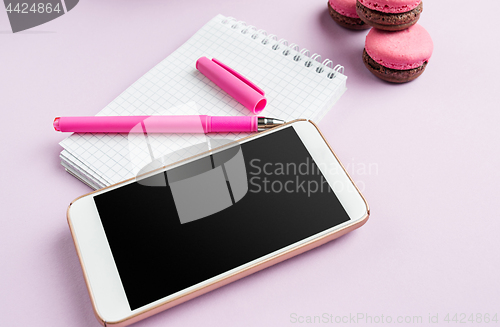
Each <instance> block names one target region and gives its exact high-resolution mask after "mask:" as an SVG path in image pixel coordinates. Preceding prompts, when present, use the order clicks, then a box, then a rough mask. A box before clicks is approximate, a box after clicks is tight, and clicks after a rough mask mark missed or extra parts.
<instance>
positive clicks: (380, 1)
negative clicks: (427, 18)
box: [358, 0, 422, 14]
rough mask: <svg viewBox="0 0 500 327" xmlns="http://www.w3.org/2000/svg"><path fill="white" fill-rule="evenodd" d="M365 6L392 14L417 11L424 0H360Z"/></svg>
mask: <svg viewBox="0 0 500 327" xmlns="http://www.w3.org/2000/svg"><path fill="white" fill-rule="evenodd" d="M358 1H359V2H360V3H361V4H362V5H363V6H365V7H367V8H370V9H373V10H377V11H381V12H385V13H391V14H397V13H402V12H407V11H410V10H413V9H415V8H416V7H417V6H418V5H419V4H420V2H421V1H422V0H358Z"/></svg>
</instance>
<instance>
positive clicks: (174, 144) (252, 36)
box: [60, 15, 346, 185]
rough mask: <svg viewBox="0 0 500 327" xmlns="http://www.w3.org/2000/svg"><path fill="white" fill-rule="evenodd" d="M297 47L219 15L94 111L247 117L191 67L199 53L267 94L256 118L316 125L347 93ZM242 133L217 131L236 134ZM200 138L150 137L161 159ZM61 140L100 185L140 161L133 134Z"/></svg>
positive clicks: (129, 173)
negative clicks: (133, 148)
mask: <svg viewBox="0 0 500 327" xmlns="http://www.w3.org/2000/svg"><path fill="white" fill-rule="evenodd" d="M297 50H298V49H291V48H289V47H287V46H285V44H283V42H282V43H278V41H276V40H275V39H273V38H270V37H267V36H266V35H265V34H264V33H262V32H257V31H256V30H255V29H251V28H248V27H247V26H245V25H244V24H242V23H240V22H237V21H235V20H232V19H228V18H226V17H224V16H222V15H218V16H216V17H215V18H213V19H212V20H211V21H210V22H208V23H207V24H206V25H205V26H204V27H203V28H201V29H200V30H199V31H198V32H197V33H196V34H195V35H194V36H193V37H191V38H190V39H189V40H188V41H187V42H186V43H184V44H183V45H182V46H181V47H179V48H178V49H177V50H176V51H174V52H173V53H172V54H171V55H169V56H168V57H167V58H166V59H164V60H163V61H161V62H160V63H159V64H158V65H156V66H155V67H154V68H153V69H151V70H150V71H149V72H147V73H146V74H145V75H144V76H142V77H141V78H140V79H139V80H137V81H136V82H135V83H133V84H132V85H131V86H130V87H129V88H127V89H126V90H125V91H124V92H123V93H122V94H120V95H119V96H118V97H117V98H116V99H114V100H113V101H112V102H111V103H110V104H109V105H107V106H106V107H105V108H104V109H103V110H101V111H100V112H99V113H98V116H123V115H157V114H164V115H181V114H184V115H186V114H198V115H200V114H204V115H216V116H223V115H228V116H231V115H251V112H250V111H249V110H248V109H247V108H245V107H243V106H242V105H241V104H239V103H238V102H236V100H234V99H233V98H231V97H230V96H229V95H228V94H227V93H225V92H224V91H223V90H221V89H220V88H219V87H218V86H217V85H215V84H214V83H212V82H211V81H210V80H209V79H208V78H206V77H205V76H204V75H203V74H201V73H200V72H199V71H198V70H197V69H196V67H195V64H196V61H197V60H198V58H200V57H203V56H205V57H208V58H217V59H218V60H220V61H221V62H223V63H225V64H226V65H228V66H229V67H231V68H233V69H235V70H236V71H238V72H239V73H241V74H242V75H243V76H245V77H247V78H248V79H249V80H251V81H252V82H254V83H255V84H257V85H258V86H259V87H260V88H261V89H263V90H264V91H265V92H266V98H267V100H268V103H267V106H266V108H265V109H264V111H263V112H262V113H261V115H263V116H267V117H276V118H279V119H283V120H286V121H290V120H293V119H297V118H306V119H311V120H313V121H315V122H319V120H321V118H323V116H324V115H325V114H326V112H327V111H328V110H329V109H330V108H331V107H332V106H333V104H334V103H335V101H336V100H337V99H338V98H339V97H340V96H341V95H342V93H343V92H344V90H345V82H346V76H345V75H343V74H341V73H340V72H335V73H334V72H333V70H332V69H331V68H329V67H326V66H324V65H322V64H320V63H319V62H317V61H315V60H311V59H310V58H309V57H307V56H305V55H303V54H300V53H299V52H298V51H297ZM242 136H244V135H243V134H233V133H229V134H223V135H221V134H219V135H216V137H218V138H220V137H224V138H233V139H234V138H239V137H242ZM210 137H213V136H212V135H210ZM205 139H206V136H205V135H203V134H202V135H195V134H182V135H180V134H179V135H172V134H163V135H153V136H152V137H150V138H149V142H150V143H151V144H150V145H151V146H152V147H153V148H154V149H153V152H154V154H155V156H164V155H167V154H169V153H172V152H175V151H177V152H179V150H180V149H182V148H184V147H188V146H191V145H194V144H198V143H200V142H204V141H205ZM60 144H61V146H62V147H63V148H64V149H65V151H66V152H67V153H70V154H71V155H72V156H74V157H75V158H78V160H79V161H80V162H81V163H83V165H82V166H84V167H85V168H82V169H83V170H85V171H86V173H87V174H90V175H92V176H93V177H94V178H95V179H98V180H100V181H101V182H102V184H103V185H111V184H114V183H117V182H120V181H122V180H124V179H127V178H131V177H134V174H136V173H137V171H138V170H139V169H140V164H138V162H141V158H132V157H134V156H137V155H136V154H135V153H131V145H130V137H129V136H128V135H125V134H91V133H85V134H73V135H71V136H70V137H68V138H66V139H65V140H63V141H62V142H61V143H60ZM146 152H147V149H145V150H144V153H146ZM150 152H151V151H150ZM150 152H149V153H150ZM136 159H138V160H136Z"/></svg>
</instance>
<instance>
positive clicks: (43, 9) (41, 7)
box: [6, 2, 62, 14]
mask: <svg viewBox="0 0 500 327" xmlns="http://www.w3.org/2000/svg"><path fill="white" fill-rule="evenodd" d="M6 10H7V12H8V13H9V14H10V13H12V12H16V13H20V14H30V13H33V14H43V13H47V14H50V13H51V12H53V11H55V12H56V13H59V12H61V10H62V9H61V8H60V7H59V3H57V4H56V5H55V6H54V7H52V4H51V3H42V2H40V3H34V4H32V5H31V7H30V6H29V4H27V3H17V4H15V6H14V7H13V6H12V3H9V4H8V5H7V7H6Z"/></svg>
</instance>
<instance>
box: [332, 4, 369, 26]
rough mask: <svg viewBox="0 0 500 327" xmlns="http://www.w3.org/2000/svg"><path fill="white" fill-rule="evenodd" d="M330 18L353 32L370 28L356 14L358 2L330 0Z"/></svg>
mask: <svg viewBox="0 0 500 327" xmlns="http://www.w3.org/2000/svg"><path fill="white" fill-rule="evenodd" d="M328 11H329V13H330V16H331V17H332V18H333V20H334V21H335V22H337V24H339V25H340V26H343V27H346V28H350V29H353V30H363V29H367V28H370V25H367V24H366V23H365V22H364V21H362V20H361V19H360V18H359V16H358V14H357V12H356V0H328Z"/></svg>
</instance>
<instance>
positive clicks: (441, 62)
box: [0, 0, 500, 327]
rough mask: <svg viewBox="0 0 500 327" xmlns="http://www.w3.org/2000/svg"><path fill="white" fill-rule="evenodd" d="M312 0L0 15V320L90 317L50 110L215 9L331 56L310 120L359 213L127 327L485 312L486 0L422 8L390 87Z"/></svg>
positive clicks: (492, 138)
mask: <svg viewBox="0 0 500 327" xmlns="http://www.w3.org/2000/svg"><path fill="white" fill-rule="evenodd" d="M326 2H327V1H326V0H318V1H298V0H297V1H290V0H289V1H272V2H271V1H264V0H262V1H261V0H257V1H252V2H245V3H239V2H237V1H229V0H228V1H198V0H191V1H182V2H181V1H175V2H174V1H168V2H167V1H153V0H149V1H95V0H94V1H92V0H86V1H81V2H80V3H79V4H78V5H77V6H76V7H75V8H74V9H73V10H72V11H71V12H69V13H68V14H66V15H64V16H62V17H60V18H58V19H56V20H54V21H52V22H49V23H47V24H44V25H41V26H39V27H35V28H33V29H31V30H28V31H25V32H21V33H17V34H12V33H11V31H10V26H9V23H8V19H7V15H6V12H5V11H4V10H3V9H0V49H1V51H0V108H1V113H2V119H3V121H4V123H3V124H4V126H3V127H2V128H1V129H0V140H1V155H2V160H1V168H2V174H1V181H2V187H1V196H0V201H1V206H0V210H1V217H0V219H1V220H0V223H1V225H0V326H51V327H55V326H77V327H80V326H97V322H96V320H95V318H94V316H93V313H92V309H91V305H90V300H89V297H88V295H87V291H86V288H85V284H84V280H83V277H82V273H81V269H80V265H79V262H78V259H77V256H76V252H75V249H74V246H73V243H72V239H71V236H70V233H69V229H68V226H67V223H66V216H65V214H66V207H67V206H68V204H69V203H70V201H71V200H73V199H74V198H75V197H78V196H80V195H82V194H84V193H87V192H89V191H90V189H89V188H87V187H86V186H85V185H83V184H82V183H80V182H79V181H77V180H76V179H74V178H73V177H71V176H70V175H68V174H67V173H65V172H64V169H63V168H62V166H60V165H59V158H58V155H59V152H60V150H61V148H60V147H59V145H58V142H59V141H61V140H62V139H63V138H64V137H65V135H63V134H61V133H56V132H54V130H53V129H52V127H51V123H52V120H53V118H54V117H55V116H57V115H93V114H95V113H97V112H98V111H99V110H100V109H102V108H103V107H104V106H105V105H106V104H108V103H109V102H110V101H111V100H112V99H113V98H114V97H116V96H117V95H118V94H119V93H121V92H122V91H123V90H124V89H125V88H126V87H128V86H129V85H130V84H131V83H132V82H134V81H135V80H136V79H137V78H139V77H140V76H141V75H142V74H144V73H145V72H146V71H148V70H149V69H150V68H151V67H153V66H154V65H155V64H156V63H158V62H159V61H160V60H162V59H163V58H165V57H166V56H167V55H168V54H169V53H171V52H172V51H173V50H174V49H176V48H177V47H178V46H180V45H181V44H182V43H183V42H184V41H186V40H187V38H188V37H189V36H191V35H192V34H193V33H194V32H195V31H196V30H198V29H199V28H200V27H201V26H202V25H203V24H205V23H206V22H207V21H208V20H209V19H211V18H212V17H213V16H215V15H216V14H218V13H222V14H224V15H227V16H233V17H236V18H238V19H240V20H243V21H246V22H248V23H250V24H252V25H255V26H257V27H258V28H262V29H266V30H267V31H269V32H271V33H274V34H276V35H278V36H279V37H282V38H285V39H288V40H289V41H290V42H295V43H297V44H299V45H300V46H301V47H306V48H308V49H310V50H311V51H312V52H313V53H314V52H318V53H320V54H322V55H323V58H331V59H333V61H334V62H335V63H337V62H338V63H341V64H343V65H344V66H345V68H346V74H347V75H348V77H349V79H348V90H347V92H346V93H345V94H344V96H343V97H342V98H341V100H340V101H339V102H338V103H337V105H335V107H334V108H333V109H332V110H331V111H330V113H329V114H328V115H327V116H326V117H325V119H324V120H323V121H322V122H321V123H320V127H321V129H322V130H323V132H324V133H325V134H326V137H327V138H328V140H329V141H330V143H331V144H332V146H333V148H334V150H335V151H336V153H337V154H338V155H339V157H340V158H341V160H342V161H343V162H344V164H345V165H346V166H347V168H348V170H349V172H350V173H351V174H352V177H353V179H354V180H355V181H356V182H357V183H358V185H359V187H360V188H361V189H362V190H363V193H364V195H365V196H366V198H367V200H368V203H369V204H370V206H371V210H372V216H371V218H370V220H369V221H368V223H367V224H366V225H365V226H363V227H362V228H361V229H359V230H357V231H355V232H353V233H350V234H348V235H346V236H344V237H342V238H341V239H338V240H336V241H333V242H331V243H329V244H327V245H324V246H322V247H320V248H318V249H316V250H313V251H311V252H308V253H306V254H303V255H300V256H299V257H296V258H293V259H291V260H288V261H286V262H284V263H281V264H279V265H277V266H274V267H272V268H269V269H266V270H264V271H262V272H259V273H257V274H255V275H252V276H250V277H247V278H245V279H243V280H241V281H238V282H236V283H233V284H231V285H229V286H226V287H223V288H222V289H219V290H216V291H214V292H211V293H209V294H207V295H204V296H202V297H200V298H197V299H195V300H192V301H190V302H188V303H185V304H182V305H180V306H178V307H176V308H173V309H170V310H168V311H167V312H164V313H161V314H159V315H156V316H155V317H153V318H150V319H147V320H145V321H143V322H140V323H138V324H137V326H222V325H226V326H288V325H297V324H298V322H297V323H295V324H294V323H293V319H291V315H292V314H296V315H297V317H298V316H311V315H322V314H323V313H326V314H328V315H330V314H332V315H333V316H334V317H335V316H349V315H350V314H351V315H356V314H358V313H360V314H367V315H370V316H372V317H381V315H384V317H387V316H391V318H392V319H393V321H396V319H397V317H398V316H402V317H403V318H404V317H406V316H422V318H423V323H421V324H419V325H427V324H428V317H429V314H431V315H433V316H435V315H436V314H438V318H439V321H440V322H443V319H444V318H445V316H446V314H447V313H450V314H451V316H450V318H452V316H453V315H454V314H455V313H458V314H460V313H465V314H467V319H468V318H469V316H470V314H471V313H473V314H477V313H480V314H483V315H484V314H485V313H489V314H490V315H493V314H495V313H497V314H500V279H499V278H498V276H499V270H500V255H499V245H500V244H499V243H500V242H499V237H498V233H499V231H500V220H499V210H498V195H499V191H498V185H499V184H500V173H499V171H500V170H499V167H500V154H499V141H498V140H499V136H498V128H499V124H500V111H499V99H500V98H499V93H500V88H499V87H500V82H499V75H500V68H499V60H498V53H499V50H500V47H499V45H498V32H499V30H498V13H499V12H500V2H499V1H497V0H489V1H481V5H482V6H483V7H482V8H481V9H480V10H475V9H474V10H472V9H470V10H469V8H470V7H471V6H472V4H471V2H470V1H464V0H457V1H453V2H452V3H450V2H449V1H429V0H427V1H425V9H424V12H423V14H422V17H421V20H420V23H421V25H423V26H424V27H425V28H426V29H427V30H428V31H429V33H430V34H431V35H432V37H433V39H434V44H435V50H434V55H433V57H432V59H431V61H430V63H429V65H428V68H427V71H426V72H425V73H424V74H423V75H422V76H421V77H420V78H419V79H417V80H416V81H414V82H412V83H408V84H404V85H391V84H387V83H385V82H382V81H380V80H378V79H376V78H375V77H374V76H372V75H371V73H369V72H368V70H366V69H365V67H364V66H363V63H362V61H361V54H362V50H363V44H364V37H365V34H366V31H364V32H353V31H349V30H345V29H343V28H341V27H339V26H337V25H336V24H335V23H334V22H333V21H332V20H331V18H330V17H329V15H328V12H327V6H326ZM474 5H476V6H477V5H479V4H477V3H475V2H474ZM478 13H481V14H478ZM21 122H22V124H21ZM498 318H499V319H500V317H498ZM385 319H386V318H385ZM465 321H467V320H465ZM359 324H361V325H364V323H363V321H360V322H359ZM373 324H375V322H373ZM380 324H381V323H379V324H378V325H380ZM415 324H416V323H415ZM455 324H456V323H454V322H452V323H450V324H449V325H455ZM482 324H484V322H483V323H482ZM317 325H322V324H319V323H318V324H317ZM344 325H348V324H344ZM368 325H371V324H368ZM465 325H472V323H470V322H468V323H467V324H465ZM485 325H495V324H494V323H492V322H490V323H489V324H485Z"/></svg>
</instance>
